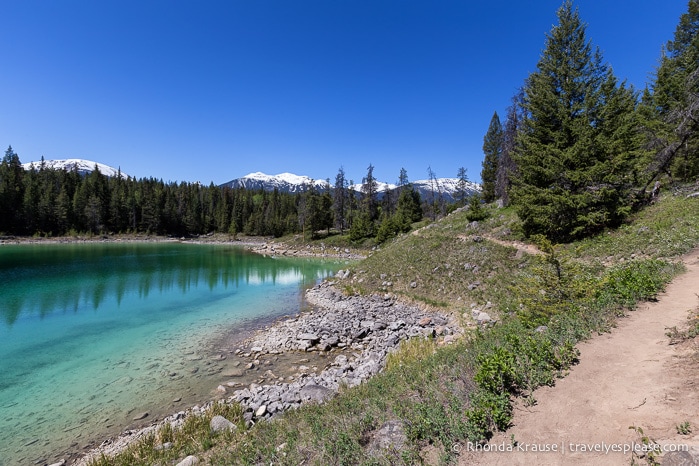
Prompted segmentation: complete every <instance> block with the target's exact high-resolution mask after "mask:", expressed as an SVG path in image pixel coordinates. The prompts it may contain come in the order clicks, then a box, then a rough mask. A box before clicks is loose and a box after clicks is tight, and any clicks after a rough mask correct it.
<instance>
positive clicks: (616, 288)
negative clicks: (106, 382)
mask: <svg viewBox="0 0 699 466" xmlns="http://www.w3.org/2000/svg"><path fill="white" fill-rule="evenodd" d="M632 220H633V221H632V222H630V223H629V224H627V225H625V226H623V227H621V228H619V229H618V230H615V231H612V232H608V233H604V234H602V235H599V236H598V237H595V238H590V239H587V240H584V241H581V242H577V243H573V244H570V245H565V246H557V247H555V248H554V249H553V250H552V251H550V253H549V254H547V255H542V256H536V257H534V256H530V255H527V254H522V253H521V252H518V251H517V250H516V249H515V248H513V247H506V246H502V245H500V244H496V243H494V242H492V241H489V240H488V239H485V238H486V237H495V238H499V239H505V240H507V239H516V240H521V239H522V238H521V237H520V235H519V233H518V231H519V228H518V220H517V218H516V216H515V215H514V213H513V212H512V211H510V210H508V209H500V210H495V211H493V212H492V215H491V218H490V219H488V220H486V221H485V222H481V223H480V224H479V225H478V226H477V227H476V228H473V227H472V226H469V224H468V222H467V220H466V219H465V216H464V214H463V213H461V214H454V215H451V216H449V217H448V218H446V219H444V220H442V221H440V222H437V223H435V224H433V225H430V226H429V227H427V228H424V229H422V230H420V232H419V233H418V234H409V235H405V236H403V237H401V238H398V239H396V240H395V241H393V242H391V243H390V244H387V245H384V246H383V247H382V248H381V250H380V251H377V252H376V253H374V254H373V255H371V256H370V257H369V258H367V259H366V260H364V261H362V262H360V263H358V264H357V265H356V266H355V267H354V269H353V272H354V273H353V280H350V281H345V282H343V286H345V287H346V289H347V291H348V292H358V293H371V292H376V291H381V292H385V291H390V292H393V293H395V294H398V295H400V296H402V297H403V298H405V299H410V300H413V301H416V302H419V303H423V304H425V305H431V306H434V307H438V308H440V309H441V310H445V309H446V310H451V311H453V312H455V313H457V315H460V314H461V313H464V312H465V311H470V308H471V303H474V304H476V305H478V306H479V307H480V306H481V305H483V304H484V303H486V302H487V301H491V302H492V303H493V307H492V310H488V312H489V313H492V314H494V315H498V316H499V319H500V323H498V325H496V326H494V327H493V328H491V329H487V330H483V331H481V330H473V331H472V332H469V333H468V334H467V336H466V337H465V338H463V339H462V340H460V341H458V342H456V343H455V344H452V345H448V346H440V345H438V344H437V342H436V341H434V340H416V341H411V342H408V343H407V344H404V345H403V348H402V350H401V351H400V352H399V353H398V354H395V355H392V357H391V358H390V360H389V362H388V367H387V369H386V370H385V371H384V372H382V373H381V374H379V375H378V376H376V377H374V378H373V379H372V380H370V381H369V382H368V383H365V384H363V385H362V386H360V387H356V388H353V389H348V390H343V391H342V392H341V394H340V395H339V396H337V397H335V398H334V399H332V400H331V401H330V402H328V403H327V404H325V405H323V406H309V407H306V408H302V409H299V410H297V411H294V412H290V413H287V414H286V415H285V416H284V417H283V418H281V419H279V420H278V421H276V422H271V423H263V424H260V425H257V426H255V427H254V428H252V429H249V430H243V429H242V426H243V423H242V417H241V413H240V411H239V410H236V409H229V408H224V407H220V408H218V410H219V411H221V410H225V411H226V412H225V413H224V414H227V415H228V417H229V418H230V419H231V420H232V421H233V422H237V423H238V424H239V426H240V427H241V428H240V429H239V431H238V432H235V433H230V434H225V435H220V434H219V435H214V434H211V433H210V432H209V431H208V427H207V422H208V421H207V419H202V420H201V421H199V422H198V423H196V424H197V426H196V427H192V428H191V429H188V430H187V433H186V435H184V434H177V435H176V434H173V433H172V432H168V433H167V435H165V436H164V437H163V438H151V439H150V440H149V441H148V442H149V443H148V445H140V446H135V447H133V448H132V449H131V451H129V452H127V453H126V454H124V455H120V456H119V457H117V458H115V459H113V460H109V461H107V460H103V461H101V462H99V464H139V463H140V464H154V463H158V462H160V463H161V464H173V462H174V461H175V460H177V459H178V458H179V459H181V458H182V457H184V456H185V455H187V454H197V455H198V456H199V457H200V458H202V459H206V460H207V461H209V462H211V463H213V464H262V463H264V464H270V463H272V462H273V463H275V464H300V463H305V464H362V463H364V464H400V463H404V464H415V463H419V462H420V461H422V460H423V459H424V457H425V452H427V451H431V452H432V454H433V455H434V454H435V452H436V454H438V455H439V456H440V457H441V459H442V460H443V461H447V462H448V461H449V460H450V459H453V456H452V452H451V446H452V445H453V444H455V443H457V442H463V441H464V440H466V439H467V438H470V439H473V440H477V439H482V438H487V437H488V435H489V432H490V431H492V430H494V429H498V428H504V427H506V426H507V423H508V422H509V415H510V410H511V405H510V397H511V396H524V397H530V396H531V392H532V390H533V389H534V388H536V387H537V386H539V385H541V384H552V383H554V381H555V378H556V377H557V376H560V375H562V374H563V373H564V372H565V370H566V368H567V367H568V366H569V365H570V364H571V363H572V362H573V361H574V358H575V354H576V352H575V350H574V345H575V343H577V342H578V341H579V340H580V339H582V338H586V337H588V336H589V335H591V334H594V333H596V332H600V331H604V330H605V329H607V328H609V326H611V325H613V321H614V319H615V318H616V317H617V316H619V315H621V314H623V313H624V312H625V309H626V308H625V306H628V305H630V304H632V303H633V302H634V301H635V300H637V299H644V298H650V297H652V296H653V294H654V293H655V292H657V291H658V290H659V289H661V288H662V286H663V284H664V283H666V282H667V281H668V280H669V279H670V278H671V276H672V275H673V274H674V273H677V272H678V271H679V270H680V268H679V267H677V266H675V265H673V264H672V261H673V260H674V259H676V258H677V257H678V256H679V255H681V254H683V253H684V252H686V251H688V250H689V249H691V248H692V247H694V246H696V245H697V244H699V199H698V198H693V199H685V197H684V195H674V196H673V195H666V196H664V197H663V199H662V200H661V201H660V202H658V203H657V204H655V205H653V206H650V207H649V208H647V209H645V210H644V211H642V212H640V213H639V214H637V215H636V216H635V218H633V219H632ZM557 268H558V270H559V271H560V272H561V274H560V277H559V276H558V275H557V273H556V269H557ZM385 282H391V283H392V284H391V285H390V286H386V284H385ZM413 283H414V285H415V286H412V284H413ZM478 283H480V284H478ZM468 285H476V286H472V287H471V288H472V289H471V290H469V286H468ZM542 323H545V324H546V325H547V329H545V330H543V331H542V329H539V331H537V330H535V328H536V327H537V326H538V325H540V324H542ZM532 401H533V399H532ZM211 415H213V413H211ZM211 415H210V416H211ZM210 416H209V418H210ZM392 419H400V420H402V421H404V423H405V426H406V427H405V430H406V433H407V436H408V442H407V444H406V445H405V446H404V447H403V448H401V449H400V451H388V452H383V453H381V454H379V455H371V454H370V453H369V448H368V446H369V445H370V444H371V439H372V436H373V435H374V433H375V431H376V430H377V429H378V428H380V426H381V425H382V424H383V423H384V422H386V421H387V420H392ZM190 422H191V423H192V424H195V421H190ZM167 440H170V441H172V442H173V447H172V448H171V449H168V450H155V449H153V448H152V447H153V446H154V445H157V444H158V443H160V442H163V441H167Z"/></svg>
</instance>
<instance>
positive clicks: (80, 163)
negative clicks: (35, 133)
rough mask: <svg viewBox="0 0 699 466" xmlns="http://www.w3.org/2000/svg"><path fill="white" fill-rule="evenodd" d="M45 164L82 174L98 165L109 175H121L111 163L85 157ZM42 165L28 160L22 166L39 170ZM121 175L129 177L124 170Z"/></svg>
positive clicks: (98, 167) (49, 161) (102, 171)
mask: <svg viewBox="0 0 699 466" xmlns="http://www.w3.org/2000/svg"><path fill="white" fill-rule="evenodd" d="M44 166H45V167H46V168H53V169H56V170H67V171H73V170H77V171H78V173H80V174H81V175H86V174H88V173H92V172H93V171H94V169H95V167H97V169H98V170H99V171H100V173H102V174H103V175H106V176H109V177H115V176H118V175H119V170H118V169H116V168H114V167H110V166H109V165H105V164H103V163H99V162H94V161H92V160H85V159H63V160H44ZM40 167H41V161H38V162H27V163H23V164H22V168H24V169H25V170H31V169H32V168H33V169H35V170H39V168H40ZM121 177H122V178H127V177H128V175H127V174H126V173H124V172H121Z"/></svg>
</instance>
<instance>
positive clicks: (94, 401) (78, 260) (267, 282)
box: [0, 243, 343, 466]
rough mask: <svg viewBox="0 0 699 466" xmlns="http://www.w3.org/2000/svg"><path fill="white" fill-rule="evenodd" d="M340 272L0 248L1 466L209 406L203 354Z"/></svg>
mask: <svg viewBox="0 0 699 466" xmlns="http://www.w3.org/2000/svg"><path fill="white" fill-rule="evenodd" d="M342 266H343V263H342V262H338V261H321V260H317V259H288V258H272V257H263V256H260V255H257V254H253V253H250V252H247V251H245V250H244V249H243V248H241V247H237V246H226V245H198V244H180V243H140V244H139V243H126V244H121V243H99V244H53V245H44V244H40V245H3V246H0V413H1V415H0V465H2V466H5V465H11V464H12V465H14V464H36V462H39V461H45V462H48V463H51V462H52V461H57V459H60V457H61V456H60V453H61V452H64V451H68V450H70V449H72V450H76V449H79V448H84V447H85V446H87V445H89V443H90V442H92V441H95V440H96V439H100V438H102V437H103V436H106V435H107V434H109V433H116V432H121V431H123V430H124V429H125V428H128V427H130V426H131V425H132V424H134V422H133V418H134V417H135V416H136V415H137V414H138V413H141V412H146V411H147V412H149V413H151V414H150V417H151V418H153V417H154V414H156V413H161V414H165V413H172V412H176V411H178V410H180V409H184V408H185V407H186V406H188V405H189V406H191V405H193V404H196V403H201V402H202V401H204V400H207V399H209V398H210V397H211V394H212V392H213V390H214V389H215V388H216V386H217V385H218V384H219V383H220V378H219V377H218V376H217V374H218V373H219V372H220V371H221V367H220V364H219V365H217V364H216V363H212V362H211V359H212V356H211V354H212V351H213V349H212V347H211V345H212V341H215V340H216V339H217V338H218V339H219V340H220V339H221V336H222V335H224V334H230V333H231V332H233V333H235V329H236V328H242V327H243V326H245V325H246V324H247V325H249V323H250V322H251V321H257V320H260V319H272V318H274V317H277V316H281V315H285V314H293V313H296V312H298V311H299V308H300V306H301V302H302V290H303V289H304V288H305V287H306V286H308V285H311V284H313V283H315V282H317V281H318V280H320V279H322V278H324V277H326V276H328V275H330V274H332V273H334V272H335V271H336V270H337V269H339V268H341V267H342ZM177 398H182V401H181V402H179V403H178V404H177V405H174V404H173V399H177ZM38 464H42V463H41V462H39V463H38Z"/></svg>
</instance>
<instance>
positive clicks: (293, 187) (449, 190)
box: [221, 172, 481, 202]
mask: <svg viewBox="0 0 699 466" xmlns="http://www.w3.org/2000/svg"><path fill="white" fill-rule="evenodd" d="M435 181H436V182H434V183H433V182H431V181H430V180H418V181H413V182H412V183H411V184H412V186H413V188H415V189H417V190H418V191H419V192H420V196H422V198H423V199H426V198H428V196H432V193H433V192H434V195H435V196H440V195H441V196H442V197H443V198H444V200H445V201H447V202H453V201H455V200H456V199H455V196H456V194H457V193H458V192H459V180H458V178H437V179H436V180H435ZM311 183H312V184H313V185H315V186H316V188H318V189H325V187H326V184H327V182H326V181H325V180H313V179H311V178H309V177H308V176H299V175H294V174H292V173H280V174H279V175H266V174H264V173H260V172H257V173H250V174H249V175H246V176H244V177H242V178H236V179H235V180H231V181H229V182H228V183H224V184H222V185H221V186H222V187H230V188H246V189H263V190H265V191H272V190H274V188H276V189H277V190H278V191H279V192H285V193H300V192H303V191H305V190H306V189H307V187H308V186H309V185H311ZM330 186H331V188H332V187H333V186H332V185H330ZM396 188H397V186H396V185H395V184H391V183H384V182H381V181H377V194H378V196H379V197H383V194H384V193H386V192H390V191H393V190H394V189H396ZM349 189H351V190H354V191H356V192H361V190H362V185H361V184H353V185H352V186H350V187H349ZM480 190H481V187H480V185H478V184H477V183H471V182H468V183H467V184H466V196H470V195H472V194H474V193H477V192H480Z"/></svg>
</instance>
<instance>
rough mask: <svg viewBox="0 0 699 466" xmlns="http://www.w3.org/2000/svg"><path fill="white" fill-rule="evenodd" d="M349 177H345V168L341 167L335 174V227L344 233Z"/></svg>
mask: <svg viewBox="0 0 699 466" xmlns="http://www.w3.org/2000/svg"><path fill="white" fill-rule="evenodd" d="M347 196H348V193H347V179H346V178H345V170H344V168H342V167H340V169H339V170H338V171H337V176H335V191H334V192H333V212H334V214H335V228H337V229H338V230H340V233H341V234H344V232H345V228H347V208H348V199H347Z"/></svg>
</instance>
